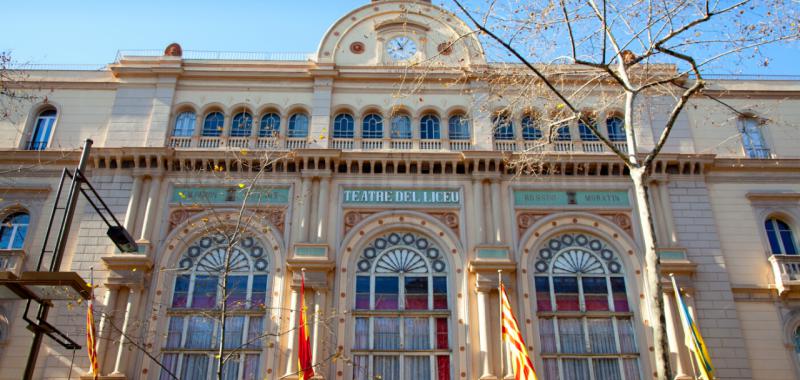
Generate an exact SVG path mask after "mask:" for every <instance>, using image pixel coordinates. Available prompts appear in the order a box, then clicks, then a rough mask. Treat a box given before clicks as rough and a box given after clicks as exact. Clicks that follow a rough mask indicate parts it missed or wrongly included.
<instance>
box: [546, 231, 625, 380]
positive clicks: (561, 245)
mask: <svg viewBox="0 0 800 380" xmlns="http://www.w3.org/2000/svg"><path fill="white" fill-rule="evenodd" d="M533 265H534V271H535V273H536V274H535V276H534V285H535V288H536V312H537V316H538V318H537V320H538V323H539V339H540V342H541V347H540V349H541V356H542V359H543V363H544V368H543V371H544V373H545V375H544V377H546V378H548V379H549V378H554V379H557V378H570V379H572V378H575V379H591V380H612V379H613V380H617V379H625V380H629V379H634V380H638V379H640V378H641V376H640V369H639V359H638V358H639V354H638V349H637V346H636V331H635V327H634V326H635V325H634V323H633V313H632V308H631V307H630V305H629V303H628V296H627V289H626V284H625V276H624V266H623V265H622V263H621V262H620V260H619V258H618V257H617V254H616V252H615V251H614V249H613V248H612V247H611V246H610V245H608V244H607V243H606V242H604V241H603V240H602V239H599V238H596V237H594V236H592V235H589V234H584V233H565V234H561V235H559V236H555V237H552V238H550V239H549V240H547V241H546V243H545V244H544V246H543V247H542V248H540V249H539V251H538V254H537V257H536V260H535V262H534V264H533Z"/></svg>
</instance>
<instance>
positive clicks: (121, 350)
mask: <svg viewBox="0 0 800 380" xmlns="http://www.w3.org/2000/svg"><path fill="white" fill-rule="evenodd" d="M138 298H139V297H137V294H136V292H135V291H134V290H133V289H130V288H129V289H128V300H127V302H126V303H125V316H124V318H123V320H122V328H121V329H120V330H121V333H120V334H119V346H118V347H117V360H116V361H115V362H114V372H113V373H112V374H115V375H117V374H122V372H121V371H120V367H122V354H123V353H124V352H125V340H126V338H125V335H126V334H128V324H129V322H130V319H131V308H132V306H133V305H134V304H135V303H136V302H137V301H138Z"/></svg>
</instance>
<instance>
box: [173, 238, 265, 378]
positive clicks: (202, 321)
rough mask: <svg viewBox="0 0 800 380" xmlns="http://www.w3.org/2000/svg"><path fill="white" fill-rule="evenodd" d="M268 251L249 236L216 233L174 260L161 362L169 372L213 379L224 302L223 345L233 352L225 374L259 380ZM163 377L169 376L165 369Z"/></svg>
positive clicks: (182, 376) (228, 376)
mask: <svg viewBox="0 0 800 380" xmlns="http://www.w3.org/2000/svg"><path fill="white" fill-rule="evenodd" d="M267 253H268V251H267V249H266V248H265V247H264V246H263V245H262V244H261V242H260V241H259V240H258V239H256V238H254V237H252V236H245V237H243V238H241V239H237V241H235V242H234V243H228V241H227V240H226V238H225V237H223V236H221V235H216V234H209V235H206V236H202V237H200V238H198V239H196V240H195V241H194V242H192V243H191V244H189V246H188V248H186V250H185V251H184V252H183V253H182V255H181V256H180V258H179V260H178V265H177V268H176V272H177V273H176V275H175V283H174V288H173V292H172V300H171V302H170V304H169V306H170V308H169V310H168V312H167V314H168V316H169V324H168V333H167V337H166V342H165V344H164V347H163V363H164V365H165V366H167V367H168V368H170V370H171V371H172V372H173V373H175V374H177V375H178V376H179V377H180V378H182V379H183V378H187V379H188V378H191V379H211V378H214V375H215V373H216V368H214V366H215V365H216V360H215V359H214V355H215V354H216V353H217V350H218V349H219V346H220V344H221V333H220V331H222V329H221V325H222V323H221V322H222V321H221V317H220V309H221V308H222V306H223V304H224V305H225V307H226V313H227V314H226V318H225V334H224V335H225V343H224V349H225V350H226V351H229V352H233V351H234V350H235V351H236V352H235V353H234V354H233V355H232V357H231V359H230V360H228V361H227V362H226V364H225V365H224V368H223V372H224V373H225V374H224V378H225V379H232V380H239V379H242V380H247V379H253V380H255V379H258V378H260V376H261V374H260V370H259V367H260V365H261V362H262V351H263V348H262V344H261V342H262V340H263V339H262V338H263V334H264V329H265V327H264V325H265V322H266V309H267V305H269V300H268V295H269V292H268V284H269V282H268V279H269V267H270V265H269V261H268V256H269V255H268V254H267ZM226 268H228V269H227V270H226ZM226 273H227V275H226ZM223 287H224V290H225V296H224V297H223V295H222V293H223ZM162 378H169V376H168V375H167V373H166V372H164V373H162Z"/></svg>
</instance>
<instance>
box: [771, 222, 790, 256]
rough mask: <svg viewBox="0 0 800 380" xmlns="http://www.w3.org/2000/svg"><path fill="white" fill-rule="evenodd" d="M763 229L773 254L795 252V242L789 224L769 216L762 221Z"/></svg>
mask: <svg viewBox="0 0 800 380" xmlns="http://www.w3.org/2000/svg"><path fill="white" fill-rule="evenodd" d="M764 229H765V230H766V232H767V240H769V247H770V250H771V251H772V254H773V255H796V254H797V243H796V242H795V240H794V234H793V233H792V228H791V227H790V226H789V224H787V223H786V222H784V221H782V220H780V219H778V218H769V219H767V220H766V221H765V222H764Z"/></svg>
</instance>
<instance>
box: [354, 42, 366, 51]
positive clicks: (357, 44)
mask: <svg viewBox="0 0 800 380" xmlns="http://www.w3.org/2000/svg"><path fill="white" fill-rule="evenodd" d="M365 49H366V46H365V45H364V43H363V42H360V41H357V42H353V43H352V44H350V52H351V53H353V54H362V53H364V50H365Z"/></svg>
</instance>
